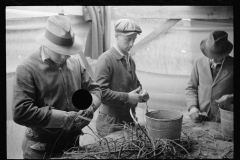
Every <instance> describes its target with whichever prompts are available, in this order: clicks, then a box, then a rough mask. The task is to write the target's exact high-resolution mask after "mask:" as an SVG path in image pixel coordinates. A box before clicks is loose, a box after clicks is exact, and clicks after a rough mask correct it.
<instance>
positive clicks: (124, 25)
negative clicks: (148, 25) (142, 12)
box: [114, 19, 142, 35]
mask: <svg viewBox="0 0 240 160" xmlns="http://www.w3.org/2000/svg"><path fill="white" fill-rule="evenodd" d="M114 28H115V32H116V33H120V34H123V35H130V34H134V33H137V34H140V33H142V30H141V28H140V27H139V25H138V24H137V23H136V22H134V21H133V20H131V19H119V20H118V21H116V22H115V23H114Z"/></svg>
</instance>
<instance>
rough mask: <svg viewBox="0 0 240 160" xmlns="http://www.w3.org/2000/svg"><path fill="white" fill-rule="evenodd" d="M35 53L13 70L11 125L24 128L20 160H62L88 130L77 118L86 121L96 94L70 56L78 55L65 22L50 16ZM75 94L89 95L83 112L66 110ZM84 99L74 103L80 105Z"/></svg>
mask: <svg viewBox="0 0 240 160" xmlns="http://www.w3.org/2000/svg"><path fill="white" fill-rule="evenodd" d="M35 40H36V41H37V42H38V43H40V44H41V47H40V49H39V50H38V51H37V52H35V53H33V54H32V55H30V56H29V57H28V58H26V59H25V60H24V61H23V62H22V63H21V64H20V65H18V67H17V69H16V75H15V82H14V86H13V87H14V88H13V94H14V95H13V106H12V107H13V108H12V109H13V120H14V122H16V123H18V124H20V125H23V126H26V127H27V128H26V132H25V136H24V139H23V142H22V149H23V158H24V159H48V158H51V157H56V156H57V155H59V156H62V154H63V151H64V150H68V149H69V148H71V147H73V146H74V145H79V141H78V137H79V135H80V134H82V130H81V129H82V128H83V127H85V126H86V125H88V124H89V123H90V122H89V121H84V120H82V119H81V118H79V116H83V115H84V116H85V117H88V118H90V119H92V117H93V113H94V111H95V110H97V108H98V107H99V106H100V104H101V94H102V93H101V89H100V88H99V85H98V84H97V83H95V82H94V81H93V80H92V79H91V77H90V76H89V74H88V73H87V72H86V69H85V68H84V67H83V66H82V65H81V64H80V61H79V60H78V59H77V58H75V57H72V56H70V55H75V54H77V53H78V52H79V51H81V50H82V47H81V40H80V39H79V38H78V37H77V36H75V35H74V33H73V30H72V25H71V22H70V19H69V18H68V17H66V16H62V15H54V16H50V17H49V18H48V20H47V24H46V28H45V29H41V30H39V31H38V32H37V34H36V36H35ZM79 89H85V90H87V91H89V92H90V93H91V95H92V99H93V103H92V105H90V106H89V107H88V108H87V109H85V110H79V109H77V108H76V107H75V106H74V105H73V104H72V99H71V98H72V96H73V94H74V93H75V92H76V91H78V90H79ZM84 98H85V97H79V99H80V101H81V100H84Z"/></svg>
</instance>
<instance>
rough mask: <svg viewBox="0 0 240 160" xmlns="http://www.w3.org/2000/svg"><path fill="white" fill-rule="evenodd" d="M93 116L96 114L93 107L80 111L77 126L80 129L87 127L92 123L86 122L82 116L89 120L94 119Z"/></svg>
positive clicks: (76, 120) (76, 119) (76, 121)
mask: <svg viewBox="0 0 240 160" xmlns="http://www.w3.org/2000/svg"><path fill="white" fill-rule="evenodd" d="M93 114H94V110H93V108H92V106H90V107H88V109H85V110H80V111H79V112H78V113H77V116H76V118H75V126H76V127H78V128H84V127H85V126H87V125H88V124H89V123H90V121H88V120H85V119H83V118H81V117H80V116H82V117H85V118H88V119H92V118H93Z"/></svg>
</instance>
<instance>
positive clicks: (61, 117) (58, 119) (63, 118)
mask: <svg viewBox="0 0 240 160" xmlns="http://www.w3.org/2000/svg"><path fill="white" fill-rule="evenodd" d="M51 111H52V112H51V118H50V121H49V123H48V125H47V126H46V127H45V128H63V127H64V125H65V124H66V122H67V120H68V114H67V112H66V111H61V110H56V109H52V110H51Z"/></svg>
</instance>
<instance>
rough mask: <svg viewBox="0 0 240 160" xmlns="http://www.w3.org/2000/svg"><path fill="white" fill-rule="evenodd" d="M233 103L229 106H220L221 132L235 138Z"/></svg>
mask: <svg viewBox="0 0 240 160" xmlns="http://www.w3.org/2000/svg"><path fill="white" fill-rule="evenodd" d="M232 108H233V105H230V106H229V107H228V108H224V109H223V108H220V107H219V109H220V118H221V132H222V134H223V135H224V136H226V137H229V138H233V131H234V129H233V109H232Z"/></svg>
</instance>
